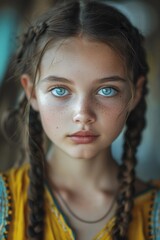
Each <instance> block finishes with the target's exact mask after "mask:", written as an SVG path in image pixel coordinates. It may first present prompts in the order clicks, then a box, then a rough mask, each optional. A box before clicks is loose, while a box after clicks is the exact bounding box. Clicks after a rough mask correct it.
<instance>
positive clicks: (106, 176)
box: [21, 37, 143, 239]
mask: <svg viewBox="0 0 160 240" xmlns="http://www.w3.org/2000/svg"><path fill="white" fill-rule="evenodd" d="M126 72H127V71H126V69H125V63H124V62H122V59H121V58H120V56H119V55H118V54H117V53H116V52H115V51H114V50H113V49H111V48H110V47H109V46H107V45H106V44H104V43H100V42H93V41H89V40H87V39H85V38H80V37H76V38H70V39H67V40H65V41H63V43H62V42H61V43H57V44H54V45H52V46H50V47H49V48H48V50H47V51H46V52H45V54H44V56H43V58H42V62H41V65H40V76H39V78H38V79H37V83H36V87H35V89H34V91H33V93H32V89H33V84H32V79H31V77H30V76H28V75H27V74H24V75H23V76H22V77H21V83H22V85H23V87H24V89H25V91H26V95H27V97H28V99H30V103H31V105H32V107H33V108H34V109H35V110H36V111H39V113H40V117H41V121H42V125H43V128H44V131H45V133H46V134H47V136H48V137H49V139H50V140H51V142H52V143H53V147H52V150H51V152H50V154H49V155H48V158H47V163H48V165H47V166H48V168H47V171H48V172H47V173H48V178H49V180H50V183H51V185H52V186H53V192H54V191H55V189H56V190H57V191H59V192H60V193H61V195H62V196H63V198H64V199H65V200H66V202H68V205H69V206H72V207H71V208H72V210H73V211H74V212H76V213H77V215H78V216H80V217H81V218H83V219H88V216H90V218H89V219H90V220H95V219H98V218H100V217H101V216H103V215H104V213H105V212H107V208H106V206H108V209H109V207H110V206H111V204H112V201H113V199H114V198H115V192H116V191H117V189H118V181H117V172H118V166H117V164H116V162H115V161H114V159H113V158H112V155H111V144H112V142H113V141H114V140H115V139H116V138H117V136H118V135H119V134H120V132H121V131H122V129H123V127H124V125H125V121H126V117H127V115H128V114H129V112H130V111H131V110H132V109H133V108H134V107H135V106H136V104H137V103H138V101H139V99H140V96H141V89H142V84H143V79H139V81H138V83H137V86H135V91H134V95H132V91H131V87H130V83H129V80H128V76H127V74H126ZM31 93H32V94H31ZM58 94H59V96H57V95H58ZM60 94H61V95H60ZM78 131H91V132H92V133H93V134H94V135H96V136H97V137H96V138H95V139H94V141H91V142H90V143H85V144H82V143H81V144H79V143H77V142H75V141H73V139H72V138H70V137H69V136H70V135H72V134H73V133H75V132H78ZM64 179H65V181H64ZM84 186H85V188H84ZM55 195H56V192H55ZM56 196H57V195H56ZM57 198H58V196H57ZM93 199H94V201H93ZM59 202H60V203H61V206H62V208H63V210H64V212H66V214H67V215H68V216H69V217H70V221H71V223H72V226H73V227H74V229H76V232H77V234H78V236H79V239H90V238H91V237H93V236H94V235H95V234H96V233H97V232H98V231H99V230H100V229H101V228H102V227H103V226H104V224H105V223H106V222H107V219H109V218H110V217H111V216H113V215H114V210H115V206H114V207H113V209H112V211H111V213H110V215H109V216H107V218H106V219H104V221H102V222H101V223H100V224H96V227H95V225H92V226H90V228H89V226H88V225H87V226H86V225H83V224H80V223H79V222H76V220H75V219H72V216H70V215H69V212H67V209H65V207H64V206H63V203H62V202H61V200H60V199H59ZM88 234H89V235H88Z"/></svg>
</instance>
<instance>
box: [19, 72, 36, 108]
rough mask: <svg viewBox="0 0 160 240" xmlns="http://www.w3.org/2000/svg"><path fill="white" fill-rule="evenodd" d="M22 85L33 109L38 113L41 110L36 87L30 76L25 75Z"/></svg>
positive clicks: (22, 78) (22, 77)
mask: <svg viewBox="0 0 160 240" xmlns="http://www.w3.org/2000/svg"><path fill="white" fill-rule="evenodd" d="M21 85H22V87H23V89H24V91H25V93H26V97H27V99H28V101H29V103H30V104H31V106H32V108H33V109H34V110H35V111H38V110H39V108H38V102H37V97H36V91H35V87H34V85H33V82H32V80H31V78H30V76H29V75H27V74H23V75H22V76H21Z"/></svg>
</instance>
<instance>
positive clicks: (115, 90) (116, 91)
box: [49, 85, 119, 98]
mask: <svg viewBox="0 0 160 240" xmlns="http://www.w3.org/2000/svg"><path fill="white" fill-rule="evenodd" d="M56 89H63V90H65V91H67V92H68V93H67V94H66V95H56V94H53V90H56ZM104 89H110V92H111V91H112V93H113V91H114V93H113V94H111V96H108V95H105V94H104V95H103V94H98V92H99V91H101V90H102V91H103V90H104ZM49 91H50V92H51V94H52V95H53V96H55V97H58V98H62V97H66V96H68V95H70V94H69V91H70V90H68V89H67V88H66V87H65V86H61V85H57V86H55V87H54V88H52V89H50V90H49ZM118 92H119V90H118V89H116V88H115V87H101V88H100V89H98V91H97V95H101V96H103V97H113V96H115V95H117V93H118Z"/></svg>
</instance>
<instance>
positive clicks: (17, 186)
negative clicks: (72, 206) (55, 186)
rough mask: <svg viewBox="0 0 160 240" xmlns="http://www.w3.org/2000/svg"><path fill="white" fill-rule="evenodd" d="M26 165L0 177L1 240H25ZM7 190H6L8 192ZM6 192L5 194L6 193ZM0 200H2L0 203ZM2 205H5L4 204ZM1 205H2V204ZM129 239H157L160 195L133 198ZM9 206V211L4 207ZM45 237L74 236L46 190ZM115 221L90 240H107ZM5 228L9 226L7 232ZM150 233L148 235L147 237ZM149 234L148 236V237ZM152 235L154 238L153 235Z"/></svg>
mask: <svg viewBox="0 0 160 240" xmlns="http://www.w3.org/2000/svg"><path fill="white" fill-rule="evenodd" d="M27 171H28V165H26V164H25V165H23V166H22V167H21V168H19V169H14V168H13V169H12V170H10V171H8V172H7V173H6V174H2V175H1V176H0V179H1V180H0V210H1V208H2V210H3V208H4V207H5V208H6V209H7V211H0V240H4V239H8V240H25V239H27V238H26V226H27V219H26V215H27V189H28V184H29V179H28V175H27V174H28V173H27ZM8 187H9V189H8ZM5 191H6V194H5ZM1 199H2V201H1ZM4 202H5V203H4ZM3 203H4V204H3ZM134 203H135V204H134V209H133V213H132V215H133V220H132V222H131V224H130V227H129V233H128V239H129V240H135V239H136V240H146V239H147V240H148V239H156V240H159V239H160V194H159V191H158V189H157V188H154V187H152V188H150V189H148V190H147V191H145V192H144V193H142V194H140V195H138V196H136V197H135V201H134ZM7 207H8V208H7ZM45 209H46V216H45V237H44V239H49V240H71V239H72V240H74V239H76V237H75V236H74V233H73V231H72V229H71V228H70V227H69V225H68V224H67V223H66V221H65V219H64V217H63V215H62V213H60V211H59V210H58V208H57V206H56V204H55V202H54V200H53V197H52V196H51V194H50V192H49V190H48V188H47V187H46V189H45ZM113 223H114V219H111V220H110V221H109V223H107V225H106V226H105V227H104V228H103V229H102V230H101V231H100V232H99V233H98V234H97V236H95V238H94V239H93V240H110V239H111V236H110V230H111V228H112V226H113ZM6 225H8V230H7V227H6ZM149 232H150V234H149ZM149 235H150V236H149ZM153 235H154V236H153Z"/></svg>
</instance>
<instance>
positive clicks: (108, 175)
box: [47, 149, 118, 189]
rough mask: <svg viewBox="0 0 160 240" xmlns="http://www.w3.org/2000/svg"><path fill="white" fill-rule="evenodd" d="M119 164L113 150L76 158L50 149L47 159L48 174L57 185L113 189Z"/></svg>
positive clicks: (50, 179)
mask: <svg viewBox="0 0 160 240" xmlns="http://www.w3.org/2000/svg"><path fill="white" fill-rule="evenodd" d="M117 173H118V165H117V163H116V162H115V161H114V160H113V158H112V156H111V151H110V149H108V150H107V151H104V152H101V153H100V154H98V155H97V156H95V157H94V158H92V159H75V158H71V157H70V156H68V155H66V154H65V153H64V152H62V151H59V150H58V149H53V150H51V151H50V153H49V155H48V159H47V176H48V177H49V181H50V182H51V183H53V184H54V185H55V186H57V187H59V186H62V187H64V188H70V187H71V188H74V187H75V188H76V187H77V186H78V187H80V186H85V187H86V188H87V185H88V186H93V187H94V188H95V187H96V188H101V189H106V188H107V189H111V188H113V186H114V183H115V185H116V180H117Z"/></svg>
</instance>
